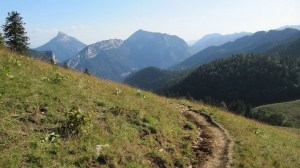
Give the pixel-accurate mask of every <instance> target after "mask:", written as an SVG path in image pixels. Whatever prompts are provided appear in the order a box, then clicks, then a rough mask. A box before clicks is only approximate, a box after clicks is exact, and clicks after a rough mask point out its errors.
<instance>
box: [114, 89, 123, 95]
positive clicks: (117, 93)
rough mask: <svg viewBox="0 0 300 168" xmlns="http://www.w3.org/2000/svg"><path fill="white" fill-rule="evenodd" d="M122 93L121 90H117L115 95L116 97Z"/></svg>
mask: <svg viewBox="0 0 300 168" xmlns="http://www.w3.org/2000/svg"><path fill="white" fill-rule="evenodd" d="M121 93H122V90H121V89H118V88H116V92H115V93H114V94H115V95H120V94H121Z"/></svg>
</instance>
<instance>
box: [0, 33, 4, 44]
mask: <svg viewBox="0 0 300 168" xmlns="http://www.w3.org/2000/svg"><path fill="white" fill-rule="evenodd" d="M3 46H4V40H3V36H2V33H1V32H0V47H3Z"/></svg>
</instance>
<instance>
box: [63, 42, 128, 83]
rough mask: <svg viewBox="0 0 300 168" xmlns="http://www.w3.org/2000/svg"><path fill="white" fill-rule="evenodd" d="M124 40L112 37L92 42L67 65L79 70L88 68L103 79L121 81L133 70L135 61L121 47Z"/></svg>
mask: <svg viewBox="0 0 300 168" xmlns="http://www.w3.org/2000/svg"><path fill="white" fill-rule="evenodd" d="M122 44H123V41H122V40H119V39H111V40H104V41H101V42H98V43H95V44H91V45H89V46H87V47H85V48H84V49H83V50H82V51H80V52H79V53H78V54H77V55H76V56H74V57H72V58H71V59H70V60H68V61H67V65H68V66H69V67H71V68H73V69H76V70H78V71H84V70H85V69H88V70H89V72H90V73H91V74H93V75H96V76H98V77H101V78H103V79H110V80H114V81H120V80H121V79H122V78H123V76H126V75H127V74H129V73H130V72H132V71H133V70H132V69H131V68H132V67H134V66H133V63H132V62H131V61H130V60H129V59H128V58H127V57H126V55H125V54H124V53H126V52H127V51H126V50H124V49H122V48H120V46H121V45H122Z"/></svg>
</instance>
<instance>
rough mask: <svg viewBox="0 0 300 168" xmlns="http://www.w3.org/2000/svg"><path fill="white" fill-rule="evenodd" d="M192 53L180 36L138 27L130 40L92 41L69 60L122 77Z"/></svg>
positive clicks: (163, 65) (76, 66) (101, 74)
mask: <svg viewBox="0 0 300 168" xmlns="http://www.w3.org/2000/svg"><path fill="white" fill-rule="evenodd" d="M189 56H190V52H189V46H188V45H187V44H186V42H185V41H184V40H182V39H180V38H179V37H177V36H172V35H168V34H162V33H154V32H148V31H144V30H139V31H137V32H135V33H133V34H132V35H131V36H130V37H129V38H128V39H127V40H125V41H122V40H117V39H114V40H106V41H101V42H99V43H96V44H92V45H89V46H88V47H86V48H85V49H83V50H82V51H80V53H79V54H77V55H75V56H74V57H72V58H71V59H69V60H68V61H67V64H68V66H70V67H71V68H74V69H76V70H79V71H83V70H85V69H88V70H89V71H90V72H91V73H92V74H94V75H96V76H98V77H101V78H104V79H110V80H114V81H121V80H123V79H124V78H126V77H127V76H128V75H129V74H130V73H131V72H134V71H136V70H139V69H142V68H146V67H150V66H153V67H157V68H168V67H170V66H173V65H175V64H177V63H179V62H180V61H183V60H185V59H186V58H188V57H189Z"/></svg>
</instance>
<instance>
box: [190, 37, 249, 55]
mask: <svg viewBox="0 0 300 168" xmlns="http://www.w3.org/2000/svg"><path fill="white" fill-rule="evenodd" d="M249 35H251V33H247V32H241V33H234V34H226V35H221V34H219V33H214V34H208V35H206V36H204V37H202V38H201V39H200V40H198V41H197V42H195V43H194V44H193V45H192V46H191V50H192V54H196V53H198V52H200V51H201V50H203V49H205V48H207V47H210V46H220V45H222V44H225V43H227V42H233V41H234V40H236V39H238V38H241V37H244V36H249Z"/></svg>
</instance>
